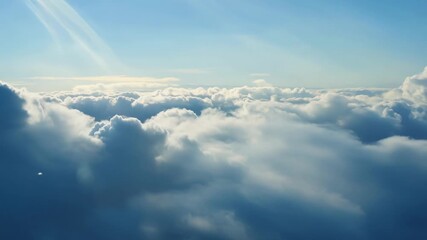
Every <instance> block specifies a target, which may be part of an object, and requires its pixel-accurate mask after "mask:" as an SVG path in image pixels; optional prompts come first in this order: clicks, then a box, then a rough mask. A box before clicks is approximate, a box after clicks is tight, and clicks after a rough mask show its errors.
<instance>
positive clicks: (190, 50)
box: [0, 0, 427, 88]
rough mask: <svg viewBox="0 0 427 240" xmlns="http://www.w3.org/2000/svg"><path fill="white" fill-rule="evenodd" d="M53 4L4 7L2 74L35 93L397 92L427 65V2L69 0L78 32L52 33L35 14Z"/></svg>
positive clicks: (6, 2) (56, 27) (57, 27)
mask: <svg viewBox="0 0 427 240" xmlns="http://www.w3.org/2000/svg"><path fill="white" fill-rule="evenodd" d="M43 2H45V3H46V4H48V5H49V4H53V5H54V3H55V2H56V3H58V2H62V0H59V1H55V0H28V1H26V0H3V1H0V79H2V80H5V81H8V82H10V83H15V84H23V85H25V86H28V87H29V88H31V86H32V85H40V84H42V85H43V84H45V85H55V86H56V87H58V88H61V87H65V86H66V84H65V83H63V81H61V80H57V81H47V82H46V81H41V80H35V79H32V78H34V77H41V76H43V77H46V76H49V77H82V76H105V75H128V76H144V77H145V76H151V77H177V78H179V79H180V80H181V84H182V85H200V86H213V85H215V86H236V85H244V84H251V82H252V81H253V80H254V79H257V78H263V79H266V80H267V81H268V82H270V83H272V84H274V85H278V86H287V87H325V88H329V87H394V86H397V85H399V84H400V83H401V82H402V80H403V79H404V78H405V77H406V76H408V75H412V74H414V73H417V72H420V71H421V70H422V68H423V67H424V66H425V65H426V64H427V48H426V47H425V41H426V39H427V26H426V24H425V23H426V22H427V15H426V14H425V9H427V1H425V0H405V1H403V0H401V1H394V0H387V1H385V0H380V1H372V0H369V1H368V0H354V1H353V0H347V1H344V0H322V1H318V0H268V1H265V0H264V1H261V0H244V1H243V0H227V1H226V0H157V1H145V0H120V1H117V0H115V1H113V0H90V1H88V0H68V1H67V2H66V3H68V4H69V5H70V6H71V7H72V8H73V9H74V10H75V11H76V13H77V14H78V15H80V17H81V18H80V19H79V18H76V16H75V15H73V14H71V15H70V16H71V17H70V18H67V16H65V17H64V16H62V17H61V14H63V13H64V12H67V11H68V10H67V11H66V10H64V9H61V6H62V5H61V6H59V7H58V8H52V9H53V10H52V9H50V10H52V11H54V12H53V13H52V14H53V15H55V16H58V18H59V19H66V20H67V21H68V20H70V22H69V25H67V26H68V27H70V28H71V30H70V29H67V28H64V27H63V26H61V24H60V23H58V21H56V20H55V19H54V18H50V19H49V18H48V19H47V20H46V21H47V23H46V24H47V25H48V26H49V27H50V32H49V29H48V28H46V26H45V25H43V24H42V22H41V21H40V19H39V18H37V17H36V15H35V13H36V11H34V9H36V10H37V4H39V3H43ZM31 3H32V4H33V6H36V8H33V10H32V9H31ZM56 11H57V12H56ZM68 13H69V11H68ZM81 20H82V21H83V22H82V21H81ZM76 23H77V24H76ZM86 23H87V25H85V24H86ZM70 31H71V32H72V33H73V34H74V36H71V35H70ZM79 41H83V42H86V43H87V44H86V45H85V44H83V45H84V46H83V45H82V44H79ZM85 47H87V48H86V49H85ZM88 48H89V49H88ZM68 84H69V83H68ZM67 86H68V85H67Z"/></svg>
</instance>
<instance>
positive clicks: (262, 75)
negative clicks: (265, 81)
mask: <svg viewBox="0 0 427 240" xmlns="http://www.w3.org/2000/svg"><path fill="white" fill-rule="evenodd" d="M249 76H251V77H255V78H265V77H270V76H271V75H270V73H251V74H249Z"/></svg>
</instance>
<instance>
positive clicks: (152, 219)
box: [0, 78, 427, 240]
mask: <svg viewBox="0 0 427 240" xmlns="http://www.w3.org/2000/svg"><path fill="white" fill-rule="evenodd" d="M410 79H412V78H410ZM412 81H413V80H409V82H410V83H411V84H412ZM423 81H424V80H420V79H417V81H416V83H417V84H416V85H411V88H410V89H412V90H408V89H407V88H406V87H405V86H404V85H405V84H407V80H405V82H404V84H403V85H402V86H401V87H399V88H397V89H392V90H389V91H384V90H369V89H364V90H362V89H357V90H354V91H352V90H350V89H346V90H306V89H286V88H284V89H283V88H276V87H239V88H232V89H224V88H208V89H203V88H197V89H185V88H166V89H161V90H156V91H153V92H123V93H111V92H97V93H78V92H57V93H44V94H43V95H37V94H32V93H30V92H27V91H25V90H19V89H15V88H14V87H11V86H9V85H7V84H0V102H2V104H1V105H0V116H1V117H0V155H1V156H0V189H1V191H2V192H1V193H2V201H1V203H0V212H1V213H2V214H1V215H0V224H1V226H2V228H1V230H0V238H2V239H65V240H67V239H107V240H108V239H123V238H124V239H313V238H318V239H406V238H409V239H425V238H426V237H427V234H426V232H425V228H426V227H427V226H426V223H425V221H424V220H425V219H426V216H427V210H426V209H425V208H424V205H425V202H426V201H427V194H425V191H424V188H425V184H426V183H427V174H426V173H427V165H426V158H425V156H426V155H427V140H426V139H427V135H425V133H426V131H427V125H426V122H427V117H426V110H427V106H426V104H425V101H424V98H423V97H422V96H423V94H424V88H425V85H424V82H423ZM415 88H417V89H415ZM404 92H405V94H407V95H405V94H403V93H404ZM409 93H411V95H408V94H409ZM40 172H42V173H43V174H42V175H39V174H38V173H40Z"/></svg>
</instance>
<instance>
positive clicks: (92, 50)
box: [26, 0, 118, 70]
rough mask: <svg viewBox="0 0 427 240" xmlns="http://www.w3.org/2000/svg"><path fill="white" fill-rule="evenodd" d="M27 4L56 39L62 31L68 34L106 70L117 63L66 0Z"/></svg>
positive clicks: (107, 48)
mask: <svg viewBox="0 0 427 240" xmlns="http://www.w3.org/2000/svg"><path fill="white" fill-rule="evenodd" d="M26 2H27V6H28V7H29V9H30V10H31V11H32V12H33V13H34V15H35V16H36V17H37V18H38V19H39V21H40V22H41V23H42V24H43V26H45V28H46V29H47V31H48V32H49V33H50V34H51V35H52V38H53V39H54V40H55V41H58V42H59V43H60V41H59V37H62V36H61V34H60V33H61V32H62V33H64V35H65V36H67V35H68V37H69V38H71V40H72V41H73V42H74V43H76V44H77V45H78V46H79V47H80V48H81V49H82V50H83V51H84V52H85V53H86V54H87V55H88V56H89V57H90V58H91V59H92V60H93V61H94V62H95V63H96V64H97V65H98V66H100V67H101V68H103V69H104V70H106V69H109V68H111V65H112V64H117V62H118V61H117V60H116V59H115V57H114V55H113V52H112V50H111V49H110V47H109V46H108V45H107V44H106V43H105V42H104V41H103V40H102V38H101V37H100V36H99V35H98V34H97V33H96V32H95V31H94V30H93V29H92V27H91V26H90V25H89V24H88V23H87V22H86V21H85V20H84V19H83V18H82V17H81V16H80V15H79V14H78V13H77V12H76V11H75V10H74V8H73V7H71V6H70V5H69V4H68V3H67V2H66V1H65V0H27V1H26Z"/></svg>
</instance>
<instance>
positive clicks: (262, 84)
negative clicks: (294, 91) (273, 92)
mask: <svg viewBox="0 0 427 240" xmlns="http://www.w3.org/2000/svg"><path fill="white" fill-rule="evenodd" d="M252 82H253V83H254V84H255V86H257V87H271V86H272V85H271V84H270V83H268V82H267V81H265V80H264V79H257V80H253V81H252Z"/></svg>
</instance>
